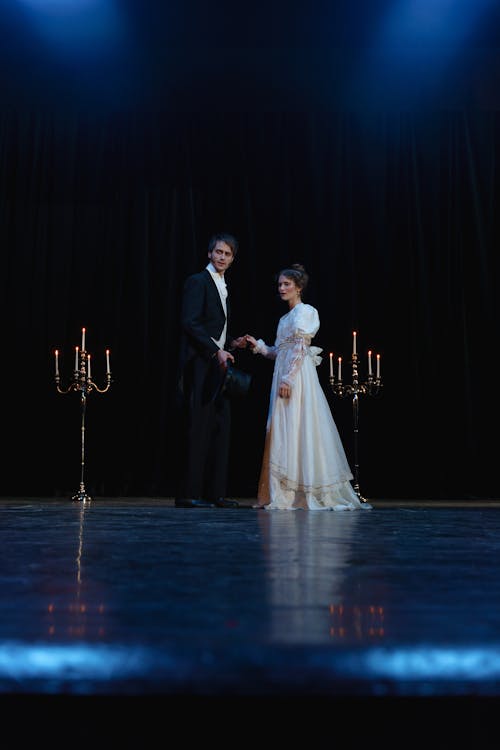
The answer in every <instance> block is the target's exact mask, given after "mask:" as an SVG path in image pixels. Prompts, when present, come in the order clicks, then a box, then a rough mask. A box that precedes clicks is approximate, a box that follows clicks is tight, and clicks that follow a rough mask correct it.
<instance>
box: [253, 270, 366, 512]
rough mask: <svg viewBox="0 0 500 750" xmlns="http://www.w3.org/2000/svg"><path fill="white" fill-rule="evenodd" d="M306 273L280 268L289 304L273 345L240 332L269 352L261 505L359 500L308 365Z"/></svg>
mask: <svg viewBox="0 0 500 750" xmlns="http://www.w3.org/2000/svg"><path fill="white" fill-rule="evenodd" d="M308 278H309V277H308V275H307V273H306V271H305V269H304V267H303V266H302V265H300V264H298V263H296V264H294V265H292V267H291V268H288V269H285V270H283V271H281V273H280V274H279V278H278V291H279V294H280V297H281V299H282V300H283V301H284V302H287V303H288V306H289V308H290V309H289V312H288V313H287V314H286V315H283V317H282V318H281V319H280V321H279V324H278V330H277V334H276V340H275V342H274V346H268V345H267V344H265V343H264V341H263V340H262V339H258V340H257V339H256V338H254V337H253V336H250V335H247V337H246V338H247V341H248V343H249V344H250V346H251V348H252V351H253V352H254V353H255V354H261V355H262V356H264V357H266V358H267V359H273V360H275V364H274V373H273V380H272V385H271V396H270V400H269V412H268V418H267V426H266V439H265V447H264V457H263V460H262V468H261V474H260V479H259V486H258V493H257V501H258V505H257V507H263V508H265V509H266V510H274V509H279V510H296V509H298V508H303V509H305V510H329V509H331V510H358V509H362V508H371V506H370V505H369V504H368V503H363V502H361V501H360V500H359V498H358V496H357V494H356V492H355V491H354V488H353V487H352V485H351V483H350V480H351V479H352V478H353V475H352V473H351V470H350V468H349V464H348V462H347V458H346V455H345V452H344V448H343V445H342V441H341V439H340V435H339V432H338V430H337V426H336V425H335V422H334V421H333V417H332V414H331V411H330V406H329V404H328V401H327V399H326V396H325V394H324V392H323V389H322V387H321V384H320V382H319V378H318V373H317V372H316V367H317V366H318V365H319V363H320V362H321V357H320V356H319V354H320V352H321V351H322V350H321V349H319V348H318V347H317V346H311V340H312V339H313V338H314V336H315V335H316V333H317V332H318V330H319V315H318V311H317V310H316V309H315V308H314V307H312V306H311V305H308V304H305V303H304V302H302V293H303V292H304V290H305V288H306V286H307V282H308Z"/></svg>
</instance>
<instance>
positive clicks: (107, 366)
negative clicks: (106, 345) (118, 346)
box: [106, 349, 111, 375]
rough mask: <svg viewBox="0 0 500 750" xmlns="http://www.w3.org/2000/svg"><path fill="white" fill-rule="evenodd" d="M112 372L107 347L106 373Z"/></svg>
mask: <svg viewBox="0 0 500 750" xmlns="http://www.w3.org/2000/svg"><path fill="white" fill-rule="evenodd" d="M110 372H111V370H110V367H109V349H106V373H107V374H108V375H109V374H110Z"/></svg>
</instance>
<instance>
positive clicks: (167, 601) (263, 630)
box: [0, 498, 500, 746]
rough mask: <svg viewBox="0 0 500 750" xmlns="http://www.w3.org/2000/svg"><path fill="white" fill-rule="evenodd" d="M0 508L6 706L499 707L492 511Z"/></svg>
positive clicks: (0, 693)
mask: <svg viewBox="0 0 500 750" xmlns="http://www.w3.org/2000/svg"><path fill="white" fill-rule="evenodd" d="M0 513H1V516H2V522H1V525H0V540H1V551H2V569H1V577H0V594H1V598H0V601H1V604H0V607H1V612H0V615H1V616H0V698H2V697H3V699H4V701H6V700H8V701H12V700H14V699H22V698H23V697H24V698H25V699H26V700H28V699H30V698H32V697H33V696H36V697H37V699H38V701H40V700H42V701H43V700H44V699H45V700H49V699H50V697H57V696H59V697H61V696H64V697H66V698H68V697H71V696H73V697H80V698H82V700H85V698H86V697H87V698H93V699H96V698H99V697H100V698H102V699H103V700H105V699H106V697H113V698H114V699H115V700H116V699H117V698H120V697H121V698H122V699H123V701H122V704H125V705H126V702H127V700H129V699H133V698H135V699H138V698H140V699H141V700H144V699H145V698H147V697H148V696H150V697H151V698H153V697H155V698H158V696H162V697H163V698H164V699H165V701H166V703H165V705H167V704H169V705H170V706H172V705H174V703H173V701H174V699H175V705H178V704H179V701H181V699H185V701H186V704H187V705H190V706H191V707H192V706H193V701H194V702H196V701H198V702H199V701H200V699H202V698H203V699H206V700H207V701H208V702H209V704H210V701H213V702H214V704H216V705H217V706H218V707H219V708H220V706H221V705H227V701H233V702H234V701H236V700H238V699H239V700H240V703H241V704H242V705H244V706H245V707H246V708H248V707H250V705H252V702H253V704H254V705H255V703H256V702H259V701H261V702H263V703H264V705H266V706H269V705H270V704H272V702H273V700H275V699H280V700H281V701H288V704H287V705H288V706H289V707H290V706H292V707H293V705H295V703H298V705H302V708H303V707H304V705H305V703H304V701H306V700H307V701H314V702H316V703H317V704H318V705H322V704H324V702H325V701H327V702H328V701H332V700H333V701H335V700H336V701H337V704H336V705H339V702H340V703H341V702H345V701H348V700H350V703H351V704H352V703H353V702H354V703H356V701H358V702H359V701H365V702H366V701H368V700H369V701H370V706H372V707H373V706H374V705H377V702H380V701H381V700H386V701H387V700H388V699H390V700H392V701H393V702H394V701H400V705H404V704H405V701H406V702H407V701H408V700H410V699H411V700H415V699H416V700H417V701H420V702H421V705H425V703H426V702H428V701H429V700H433V701H434V702H439V700H440V699H443V698H446V699H449V698H454V699H456V700H457V701H460V699H467V701H468V702H467V707H468V710H469V712H470V710H471V708H472V706H473V705H476V706H477V705H479V702H480V701H481V703H480V705H481V706H486V705H488V702H491V701H496V699H497V698H498V696H500V579H499V576H498V563H499V561H500V507H497V505H496V504H495V503H490V504H483V505H477V504H476V505H474V504H468V505H467V504H460V503H457V504H455V505H449V506H448V507H441V506H440V505H439V504H438V503H436V504H432V503H427V504H422V505H418V504H414V505H411V504H404V503H401V504H398V503H397V502H393V503H378V504H377V503H376V502H374V508H373V510H372V511H366V510H364V511H358V512H344V513H337V512H331V511H326V512H325V511H317V512H304V511H296V512H286V511H274V512H266V511H262V510H254V509H252V508H251V507H243V508H241V509H238V510H233V509H229V510H226V509H208V510H200V509H196V510H192V509H176V508H174V507H172V502H171V501H169V500H162V499H159V500H156V499H124V500H116V499H114V500H106V499H99V500H95V501H92V502H90V503H78V502H77V503H75V502H71V501H67V500H52V499H49V500H43V499H42V500H34V499H22V500H20V499H8V498H4V499H3V500H1V501H0ZM221 700H222V703H221ZM224 700H226V704H224ZM38 705H41V704H40V703H38ZM134 705H136V706H137V702H136V703H135V704H134ZM411 705H413V706H414V705H416V704H415V703H412V704H411ZM485 710H486V709H485ZM488 711H489V708H488ZM483 746H484V743H483Z"/></svg>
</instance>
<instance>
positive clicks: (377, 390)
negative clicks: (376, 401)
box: [330, 331, 382, 503]
mask: <svg viewBox="0 0 500 750" xmlns="http://www.w3.org/2000/svg"><path fill="white" fill-rule="evenodd" d="M356 337H357V333H356V331H354V333H353V346H352V350H353V351H352V359H351V365H352V383H351V384H346V383H344V382H343V380H342V357H339V358H338V372H337V380H335V376H334V372H333V354H330V388H331V390H332V392H333V394H334V395H335V396H339V397H340V398H346V397H352V416H353V433H354V482H353V487H354V491H355V492H356V494H357V496H358V497H359V499H360V500H361V502H363V503H366V502H367V500H366V498H365V497H363V495H362V494H361V491H360V487H359V452H358V437H359V398H360V396H379V395H380V394H381V391H382V379H381V377H380V354H377V355H376V356H377V369H376V375H375V376H374V375H373V371H372V352H371V351H369V352H368V376H367V379H366V381H365V382H360V380H359V374H358V354H357V347H356Z"/></svg>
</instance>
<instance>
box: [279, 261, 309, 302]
mask: <svg viewBox="0 0 500 750" xmlns="http://www.w3.org/2000/svg"><path fill="white" fill-rule="evenodd" d="M279 276H286V278H287V279H292V280H293V281H294V282H295V285H296V286H297V288H298V289H300V293H301V295H302V294H303V293H304V291H305V289H306V287H307V284H308V281H309V274H308V273H307V272H306V269H305V268H304V266H303V265H302V264H301V263H292V265H291V266H290V268H284V269H283V271H280V273H279Z"/></svg>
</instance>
